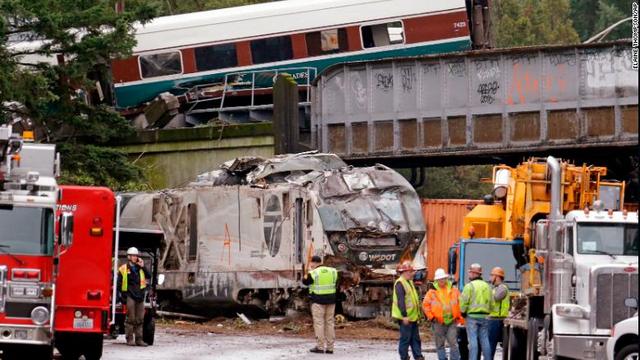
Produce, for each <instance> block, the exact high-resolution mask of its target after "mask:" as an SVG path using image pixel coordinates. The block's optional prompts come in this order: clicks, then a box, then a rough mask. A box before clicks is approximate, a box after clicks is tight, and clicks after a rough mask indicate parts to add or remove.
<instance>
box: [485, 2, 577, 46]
mask: <svg viewBox="0 0 640 360" xmlns="http://www.w3.org/2000/svg"><path fill="white" fill-rule="evenodd" d="M493 4H494V9H493V16H494V21H493V29H494V32H495V39H496V46H497V47H513V46H527V45H544V44H572V43H577V42H578V41H579V37H578V34H577V33H576V31H575V29H574V28H573V23H572V21H571V17H570V14H571V11H570V10H571V7H570V3H569V0H499V1H495V2H494V3H493Z"/></svg>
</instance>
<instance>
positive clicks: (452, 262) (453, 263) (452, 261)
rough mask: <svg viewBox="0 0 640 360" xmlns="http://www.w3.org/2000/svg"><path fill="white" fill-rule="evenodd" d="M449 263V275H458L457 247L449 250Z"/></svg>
mask: <svg viewBox="0 0 640 360" xmlns="http://www.w3.org/2000/svg"><path fill="white" fill-rule="evenodd" d="M447 260H448V262H447V267H448V268H449V269H448V270H449V274H451V275H455V273H456V267H457V264H458V254H456V248H455V247H453V246H452V247H450V248H449V257H448V259H447Z"/></svg>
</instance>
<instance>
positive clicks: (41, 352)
mask: <svg viewBox="0 0 640 360" xmlns="http://www.w3.org/2000/svg"><path fill="white" fill-rule="evenodd" d="M0 350H2V360H19V359H34V360H51V358H52V357H53V348H52V347H51V346H41V345H10V346H7V347H3V348H2V349H0Z"/></svg>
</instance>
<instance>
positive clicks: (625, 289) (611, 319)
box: [551, 205, 640, 358]
mask: <svg viewBox="0 0 640 360" xmlns="http://www.w3.org/2000/svg"><path fill="white" fill-rule="evenodd" d="M638 246H640V241H638V214H637V213H628V212H626V211H607V210H604V209H603V208H599V207H598V206H597V205H596V206H594V208H593V209H591V210H590V209H585V210H584V211H571V212H569V213H568V214H567V215H566V216H565V227H564V247H565V249H564V254H566V257H567V259H571V261H566V262H564V264H566V265H568V266H565V267H561V268H558V269H557V270H556V273H557V275H558V276H556V277H555V278H556V279H560V280H561V281H563V282H566V284H563V286H564V288H565V289H570V290H569V293H568V294H567V295H566V296H565V297H566V300H567V301H563V302H562V303H557V304H553V307H552V313H551V316H552V324H553V338H554V342H553V346H554V350H555V352H557V353H559V354H561V355H562V356H566V357H571V358H593V357H594V356H595V357H603V356H604V354H603V351H604V346H605V345H606V342H607V339H608V337H609V336H610V335H611V329H612V328H613V327H614V325H615V324H616V323H618V322H620V321H622V320H624V319H627V318H630V317H632V316H633V315H634V312H635V310H634V309H631V308H629V307H627V306H625V300H626V299H628V298H634V299H637V298H638ZM563 273H564V274H563Z"/></svg>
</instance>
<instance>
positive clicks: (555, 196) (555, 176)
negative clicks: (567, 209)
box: [547, 156, 562, 220]
mask: <svg viewBox="0 0 640 360" xmlns="http://www.w3.org/2000/svg"><path fill="white" fill-rule="evenodd" d="M547 169H549V170H550V172H551V213H550V214H549V218H550V219H551V220H560V219H562V211H561V210H560V208H561V207H562V192H561V191H560V185H561V181H562V169H560V163H559V162H558V160H557V159H556V158H554V157H553V156H549V157H548V158H547Z"/></svg>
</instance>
